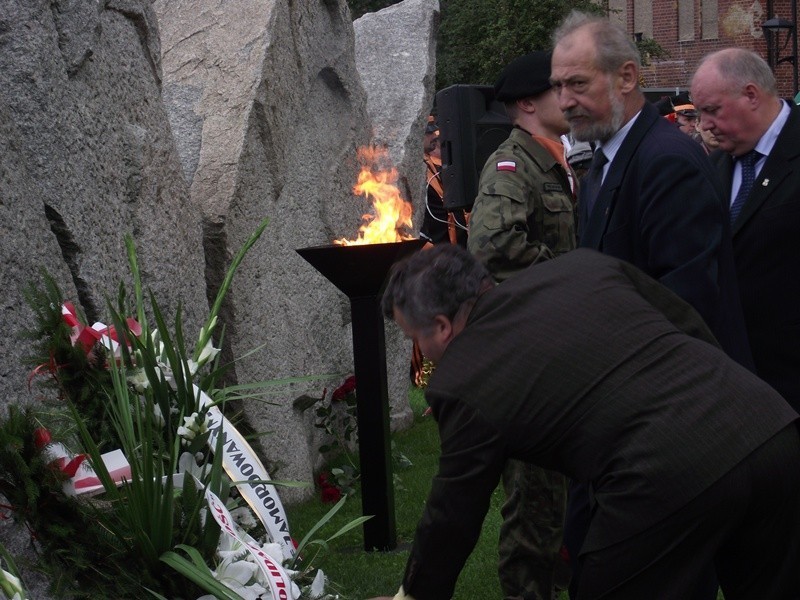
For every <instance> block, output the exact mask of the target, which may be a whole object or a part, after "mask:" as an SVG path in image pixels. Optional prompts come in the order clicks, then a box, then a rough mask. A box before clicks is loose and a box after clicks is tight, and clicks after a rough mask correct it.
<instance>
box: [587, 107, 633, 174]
mask: <svg viewBox="0 0 800 600" xmlns="http://www.w3.org/2000/svg"><path fill="white" fill-rule="evenodd" d="M640 114H642V111H641V110H640V111H639V112H637V113H636V114H635V115H633V118H632V119H630V120H629V121H628V122H627V123H625V125H623V126H622V127H621V128H620V130H619V131H617V133H615V134H614V135H612V136H611V139H609V140H608V141H607V142H605V143H601V142H597V147H598V148H602V149H603V154H605V155H606V158H607V159H608V162H607V163H606V167H608V165H610V164H611V163H612V162H613V161H614V157H615V156H616V155H617V152H618V151H619V148H620V146H622V142H624V141H625V137H626V136H627V135H628V132H629V131H630V130H631V127H633V124H634V123H635V122H636V119H638V118H639V115H640Z"/></svg>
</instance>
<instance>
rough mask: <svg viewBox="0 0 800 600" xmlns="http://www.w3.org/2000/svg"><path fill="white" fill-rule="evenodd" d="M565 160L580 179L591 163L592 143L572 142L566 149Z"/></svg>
mask: <svg viewBox="0 0 800 600" xmlns="http://www.w3.org/2000/svg"><path fill="white" fill-rule="evenodd" d="M567 162H568V163H569V166H570V167H572V170H573V171H575V176H576V177H577V178H578V181H580V180H581V179H582V178H583V176H584V175H586V173H587V172H588V171H589V165H590V164H591V163H592V145H591V144H590V143H589V142H574V143H573V144H572V146H571V147H570V149H569V150H568V151H567Z"/></svg>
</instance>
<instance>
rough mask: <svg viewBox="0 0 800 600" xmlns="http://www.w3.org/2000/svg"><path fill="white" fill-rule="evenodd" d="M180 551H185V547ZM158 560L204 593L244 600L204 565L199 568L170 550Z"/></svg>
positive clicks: (222, 597)
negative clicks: (215, 577)
mask: <svg viewBox="0 0 800 600" xmlns="http://www.w3.org/2000/svg"><path fill="white" fill-rule="evenodd" d="M182 549H184V550H185V549H186V547H183V548H182ZM160 560H161V561H162V562H164V563H166V564H167V565H169V566H170V567H172V568H173V569H174V570H175V571H177V572H178V573H180V574H181V575H183V576H184V577H186V578H187V579H189V580H190V581H192V582H194V583H195V584H197V585H198V586H200V587H201V588H202V589H204V590H205V591H206V592H209V593H210V594H214V596H216V597H217V598H220V599H222V600H244V599H243V598H242V597H241V596H240V595H239V594H237V593H236V592H234V591H233V590H231V589H230V588H228V587H226V586H225V585H223V584H222V583H220V582H219V581H217V580H216V579H214V576H213V575H212V574H211V571H210V570H209V569H208V567H207V566H206V565H205V563H203V566H202V567H200V566H198V565H197V564H196V563H193V562H190V561H188V560H186V559H185V558H183V557H182V556H181V555H179V554H178V553H176V552H173V551H171V550H170V551H168V552H165V553H164V554H162V555H161V559H160Z"/></svg>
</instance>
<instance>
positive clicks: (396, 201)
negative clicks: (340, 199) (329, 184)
mask: <svg viewBox="0 0 800 600" xmlns="http://www.w3.org/2000/svg"><path fill="white" fill-rule="evenodd" d="M387 158H388V152H387V151H386V150H385V149H384V148H376V147H374V146H362V147H361V148H359V149H358V160H359V162H360V163H361V172H360V173H359V174H358V183H356V185H355V186H354V187H353V193H354V194H358V195H360V196H366V197H367V198H368V199H369V200H371V201H372V209H373V212H372V213H368V214H365V215H362V217H361V218H362V220H363V224H362V225H361V227H360V228H359V230H358V232H359V233H358V238H357V239H355V240H348V239H345V238H342V239H339V240H334V241H333V243H334V244H338V245H340V246H355V245H361V244H387V243H390V242H401V241H403V240H411V239H414V237H413V236H411V235H409V234H407V233H403V232H402V231H401V229H404V228H405V229H410V228H411V226H412V223H411V216H412V214H413V212H414V210H413V207H412V206H411V203H410V202H406V201H405V200H403V198H402V197H401V196H400V190H399V189H398V188H397V185H396V184H397V169H395V168H394V167H391V166H389V167H388V168H383V169H382V167H385V165H387V163H388V160H387Z"/></svg>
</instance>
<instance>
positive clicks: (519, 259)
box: [467, 52, 576, 600]
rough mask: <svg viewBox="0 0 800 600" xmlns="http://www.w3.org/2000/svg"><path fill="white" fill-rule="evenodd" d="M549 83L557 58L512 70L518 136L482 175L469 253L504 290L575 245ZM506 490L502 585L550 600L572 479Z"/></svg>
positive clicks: (514, 594) (525, 472)
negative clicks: (523, 272)
mask: <svg viewBox="0 0 800 600" xmlns="http://www.w3.org/2000/svg"><path fill="white" fill-rule="evenodd" d="M549 78H550V54H549V53H546V52H533V53H531V54H528V55H525V56H523V57H520V58H518V59H516V60H514V61H513V62H511V63H510V64H509V65H508V66H507V67H506V68H505V69H504V70H503V73H502V74H501V76H500V78H499V79H498V81H497V83H496V84H495V98H496V99H497V100H499V101H501V102H503V103H504V104H505V106H506V112H507V113H508V115H509V117H510V118H511V120H512V122H513V124H514V129H513V130H512V132H511V134H510V136H509V138H508V139H507V140H506V141H505V142H503V143H502V144H501V145H500V147H499V148H498V149H497V150H496V151H495V152H494V154H492V156H490V157H489V159H488V160H487V162H486V165H485V166H484V168H483V172H482V173H481V178H480V183H479V189H478V196H477V198H476V199H475V204H474V206H473V208H472V215H471V217H470V222H469V237H468V239H467V247H468V249H469V250H470V252H471V253H472V254H474V255H475V256H476V257H477V258H478V259H479V260H480V261H481V262H482V263H483V264H484V265H485V266H486V267H487V268H488V270H489V272H490V273H491V274H492V276H493V277H494V278H495V280H496V281H498V282H501V281H503V280H505V279H507V278H509V277H511V276H512V275H514V274H515V273H517V272H519V271H520V270H522V269H525V268H526V267H528V266H530V265H532V264H536V263H538V262H541V261H543V260H547V259H549V258H553V257H554V256H558V255H559V254H562V253H564V252H567V251H569V250H572V249H574V248H575V245H576V242H575V226H576V221H575V214H576V212H575V210H574V202H575V200H574V199H575V194H574V191H573V183H574V179H573V174H572V173H571V171H570V168H569V166H568V164H567V162H566V157H565V153H564V147H563V145H562V143H561V140H560V136H561V135H563V134H565V133H567V131H568V129H569V125H568V124H567V122H566V120H565V119H564V117H563V114H562V113H561V111H560V110H559V109H558V101H557V98H556V96H555V94H554V93H553V91H552V89H551V87H550V81H549ZM531 342H532V343H537V342H538V343H546V340H531ZM503 485H504V487H505V491H506V503H505V504H504V506H503V508H502V515H503V525H502V526H501V529H500V545H499V554H500V563H499V576H500V585H501V587H502V589H503V594H504V597H505V598H506V600H511V599H529V598H542V599H543V600H550V598H551V597H553V594H554V589H555V588H556V587H560V588H565V587H566V585H567V584H568V578H569V575H568V573H569V571H568V567H567V565H566V564H565V561H564V559H563V558H562V557H561V555H560V552H559V551H560V549H561V541H562V540H561V538H562V533H563V521H564V509H565V505H566V490H567V485H566V481H565V479H564V476H563V475H561V474H559V473H555V472H551V471H545V470H544V469H541V468H539V467H535V466H533V465H530V464H526V463H522V462H519V461H510V462H509V463H508V465H507V466H506V468H505V472H504V474H503Z"/></svg>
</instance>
